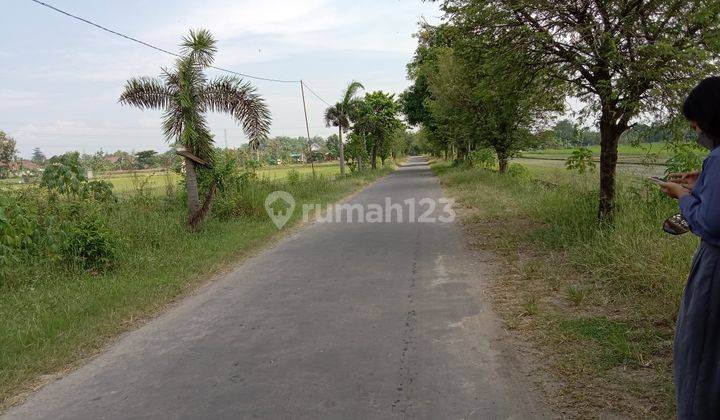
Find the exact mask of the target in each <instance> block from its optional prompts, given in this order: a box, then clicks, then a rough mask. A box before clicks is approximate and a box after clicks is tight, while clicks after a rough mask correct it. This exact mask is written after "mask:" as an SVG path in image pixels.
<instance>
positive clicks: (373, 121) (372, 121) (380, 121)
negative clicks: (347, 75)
mask: <svg viewBox="0 0 720 420" xmlns="http://www.w3.org/2000/svg"><path fill="white" fill-rule="evenodd" d="M399 112H400V105H399V104H398V102H397V101H396V100H395V95H393V94H388V93H385V92H383V91H379V90H378V91H375V92H371V93H367V94H365V97H364V98H363V99H362V101H360V102H358V103H357V106H356V107H355V108H354V110H353V113H352V115H351V120H352V122H353V131H354V132H355V133H357V134H358V135H360V136H362V137H363V138H364V140H365V144H366V145H367V147H368V148H369V152H370V166H371V167H372V168H373V169H376V168H377V158H378V155H379V153H380V150H381V149H382V148H383V147H384V143H385V142H386V141H387V140H388V138H390V136H392V134H393V133H394V132H395V130H397V129H398V128H399V127H402V121H400V119H398V113H399Z"/></svg>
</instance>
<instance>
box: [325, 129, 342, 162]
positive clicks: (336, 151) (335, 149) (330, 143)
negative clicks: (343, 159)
mask: <svg viewBox="0 0 720 420" xmlns="http://www.w3.org/2000/svg"><path fill="white" fill-rule="evenodd" d="M325 147H327V151H328V153H329V154H330V157H332V158H337V157H338V156H340V137H339V136H338V135H337V134H332V135H330V136H328V138H327V140H325Z"/></svg>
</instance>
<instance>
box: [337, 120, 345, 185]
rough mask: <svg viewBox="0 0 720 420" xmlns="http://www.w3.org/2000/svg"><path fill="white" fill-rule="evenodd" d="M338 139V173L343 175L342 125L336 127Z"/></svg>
mask: <svg viewBox="0 0 720 420" xmlns="http://www.w3.org/2000/svg"><path fill="white" fill-rule="evenodd" d="M338 139H339V144H338V151H339V154H340V156H339V158H340V175H345V146H343V142H342V127H338Z"/></svg>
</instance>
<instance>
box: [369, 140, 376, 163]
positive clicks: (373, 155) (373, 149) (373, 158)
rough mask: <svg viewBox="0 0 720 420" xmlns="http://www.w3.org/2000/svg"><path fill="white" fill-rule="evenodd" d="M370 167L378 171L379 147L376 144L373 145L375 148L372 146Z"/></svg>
mask: <svg viewBox="0 0 720 420" xmlns="http://www.w3.org/2000/svg"><path fill="white" fill-rule="evenodd" d="M370 167H371V168H373V169H377V145H376V143H373V146H372V153H371V155H370Z"/></svg>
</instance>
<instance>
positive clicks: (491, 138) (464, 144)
mask: <svg viewBox="0 0 720 420" xmlns="http://www.w3.org/2000/svg"><path fill="white" fill-rule="evenodd" d="M459 29H461V28H455V27H448V26H444V25H441V26H440V27H429V26H425V27H424V28H423V32H422V33H421V34H420V39H421V40H437V39H441V40H442V43H440V44H439V45H434V44H428V45H423V44H421V45H420V46H419V47H418V52H417V53H416V60H418V63H417V64H415V65H413V73H411V74H412V75H414V76H415V77H416V84H417V83H419V82H420V81H422V84H423V86H424V85H426V86H427V89H426V90H427V94H426V95H425V99H424V100H423V102H422V107H423V109H424V110H425V111H422V112H420V113H419V116H420V117H421V118H422V120H423V126H424V127H425V128H428V127H431V129H429V130H428V131H429V133H430V136H429V137H428V140H429V141H430V142H431V143H434V144H436V149H444V150H446V153H447V152H450V153H453V154H455V159H456V160H458V161H465V160H467V158H468V156H469V154H470V152H471V151H473V150H476V149H478V148H484V147H490V148H492V149H493V150H494V151H495V153H496V154H497V158H498V164H499V165H498V166H499V170H500V172H505V170H506V168H507V166H508V161H509V159H510V158H511V157H513V156H514V155H515V154H516V153H517V152H518V151H519V150H521V149H522V148H524V147H525V146H526V145H527V144H528V140H529V138H530V134H529V131H530V129H531V128H533V127H534V125H535V124H536V122H537V121H538V120H542V119H543V118H545V117H546V116H547V113H548V112H551V111H556V110H559V109H561V108H562V104H561V101H560V100H558V96H559V95H556V91H557V89H558V87H557V86H556V85H557V83H554V82H553V81H552V80H551V79H550V78H548V75H547V73H546V71H545V70H544V69H543V68H540V67H538V66H535V65H533V57H532V56H531V55H529V54H527V53H526V52H524V51H514V50H504V49H503V48H501V47H499V46H497V45H496V44H495V42H494V40H493V39H489V38H485V37H481V36H477V35H476V34H474V33H472V32H469V33H467V32H463V31H462V30H459ZM425 32H437V33H443V35H437V34H432V33H430V34H426V33H425ZM415 91H417V90H415ZM408 92H409V91H408ZM408 95H409V94H408ZM407 98H408V96H406V99H407ZM407 107H408V106H407V105H406V108H407ZM415 108H417V106H415V107H412V109H415ZM426 111H427V112H429V114H427V115H425V114H424V113H425V112H426ZM415 112H416V111H415ZM416 113H417V112H416ZM426 122H429V123H430V124H429V125H426Z"/></svg>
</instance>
